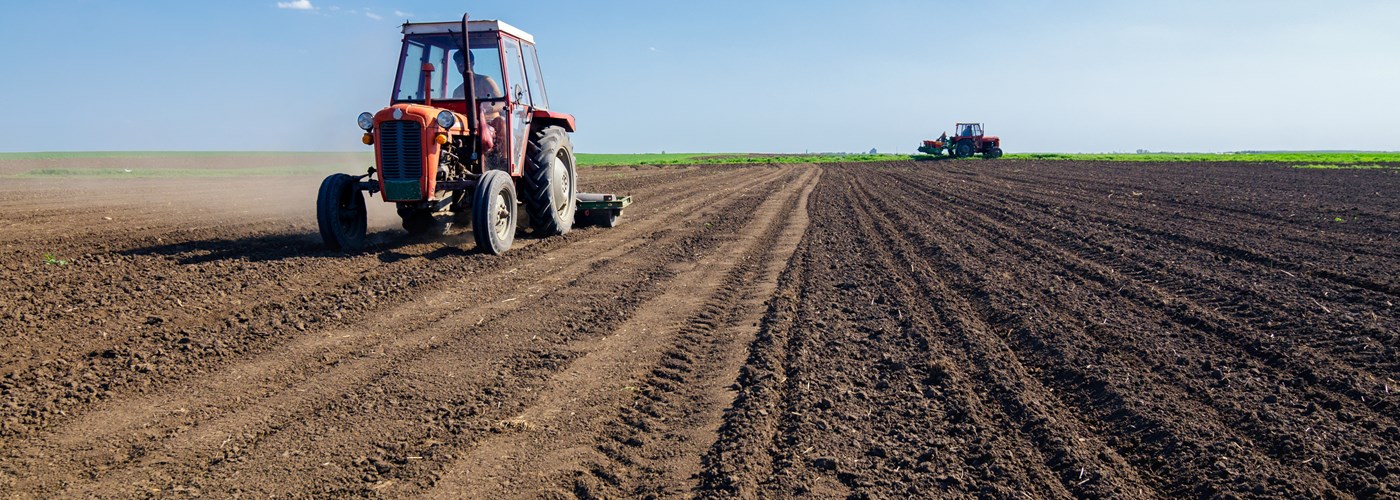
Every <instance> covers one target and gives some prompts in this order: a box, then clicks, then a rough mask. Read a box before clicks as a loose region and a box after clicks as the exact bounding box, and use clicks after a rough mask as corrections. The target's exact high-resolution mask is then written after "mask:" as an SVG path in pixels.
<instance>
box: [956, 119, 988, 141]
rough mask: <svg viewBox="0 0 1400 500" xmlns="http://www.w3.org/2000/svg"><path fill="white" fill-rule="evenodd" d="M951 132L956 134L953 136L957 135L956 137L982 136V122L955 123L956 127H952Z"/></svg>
mask: <svg viewBox="0 0 1400 500" xmlns="http://www.w3.org/2000/svg"><path fill="white" fill-rule="evenodd" d="M953 132H954V133H956V134H957V135H956V136H954V137H958V138H967V137H973V138H976V137H982V124H981V123H959V124H957V126H956V127H954V128H953Z"/></svg>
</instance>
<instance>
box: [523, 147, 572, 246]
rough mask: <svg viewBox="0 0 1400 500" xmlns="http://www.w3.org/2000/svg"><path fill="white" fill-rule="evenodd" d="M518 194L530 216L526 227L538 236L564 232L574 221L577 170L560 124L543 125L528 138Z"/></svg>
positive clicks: (566, 231) (567, 230)
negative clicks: (523, 171)
mask: <svg viewBox="0 0 1400 500" xmlns="http://www.w3.org/2000/svg"><path fill="white" fill-rule="evenodd" d="M526 156H527V161H526V164H525V175H524V177H522V178H521V188H523V189H524V192H522V193H521V194H520V197H521V199H522V201H524V202H525V210H526V212H527V213H529V216H530V227H531V228H532V229H534V231H535V234H536V235H539V236H558V235H561V234H565V233H568V232H569V230H570V229H572V228H573V223H574V210H575V208H574V198H575V197H576V196H577V195H578V170H577V168H575V165H574V148H573V145H572V144H570V142H569V135H568V134H567V133H565V132H564V129H563V128H561V127H545V128H543V129H541V130H540V131H538V132H535V134H534V136H533V137H531V138H530V146H529V149H528V154H527V155H526Z"/></svg>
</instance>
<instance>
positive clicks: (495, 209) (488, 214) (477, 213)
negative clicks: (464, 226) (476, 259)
mask: <svg viewBox="0 0 1400 500" xmlns="http://www.w3.org/2000/svg"><path fill="white" fill-rule="evenodd" d="M515 199H516V198H515V181H514V180H513V179H511V177H510V174H507V173H505V172H502V171H500V170H489V171H487V172H486V173H485V174H484V175H482V176H481V180H480V181H479V182H477V184H476V191H475V192H474V193H472V236H473V237H474V238H475V239H476V247H477V249H479V250H481V251H482V252H486V253H490V254H492V255H500V254H503V253H505V252H506V250H510V246H511V244H512V243H514V242H515Z"/></svg>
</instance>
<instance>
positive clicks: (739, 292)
mask: <svg viewBox="0 0 1400 500" xmlns="http://www.w3.org/2000/svg"><path fill="white" fill-rule="evenodd" d="M819 177H820V170H819V169H817V168H810V169H808V170H807V171H806V172H804V175H803V177H802V178H800V179H798V180H797V181H796V182H793V183H791V184H789V185H788V186H787V187H785V188H784V189H783V190H782V191H779V192H775V193H773V195H772V196H770V197H769V198H768V200H767V201H765V202H764V203H763V204H762V205H760V206H759V207H758V208H757V210H756V211H755V219H754V221H753V222H751V223H749V224H748V225H746V226H745V227H744V228H743V229H741V230H740V231H738V232H736V234H735V235H734V237H733V238H732V239H730V241H727V242H725V243H724V244H723V245H722V246H720V247H719V248H717V249H716V250H715V251H714V252H713V258H707V259H704V260H701V261H699V262H697V263H695V264H694V265H693V266H692V267H688V268H687V269H685V270H683V271H681V272H680V273H679V274H678V275H677V276H676V278H675V279H674V281H673V284H672V286H671V288H669V289H668V290H667V291H666V292H665V293H663V294H662V295H661V296H659V297H657V298H655V299H653V300H652V301H651V302H649V303H648V304H646V305H645V306H644V307H643V309H642V310H640V311H638V312H637V314H636V315H634V316H633V317H632V318H631V319H629V320H628V321H627V322H626V323H624V324H622V325H620V326H619V327H618V328H617V329H615V330H614V331H613V332H612V334H611V335H609V336H608V337H607V339H606V346H604V347H601V348H599V349H597V350H594V351H592V352H590V354H589V355H588V356H585V357H584V358H581V359H578V360H576V361H574V363H573V365H572V366H571V367H570V368H569V369H568V370H566V371H564V372H562V373H560V374H558V375H557V376H556V377H555V379H554V380H553V381H552V382H551V385H550V388H549V389H548V392H547V393H546V394H545V395H544V396H542V397H541V398H540V401H541V404H540V405H537V406H534V407H530V408H527V409H526V410H524V411H523V412H521V414H520V415H518V416H516V417H514V418H512V419H511V421H513V422H528V423H529V425H530V426H531V427H532V428H538V429H540V430H539V431H538V432H524V433H511V434H503V435H499V436H497V437H495V438H494V439H490V440H488V441H486V442H483V443H481V444H479V445H477V446H476V447H475V448H474V449H473V450H472V452H471V453H470V454H469V455H467V456H466V457H464V458H463V459H461V460H460V461H459V462H458V463H457V464H454V466H452V467H449V468H448V471H447V472H446V473H445V474H444V476H443V479H442V481H440V482H439V483H438V484H437V485H435V488H434V489H433V490H432V491H431V492H429V496H432V497H440V498H458V497H461V496H463V495H466V494H468V492H470V495H472V496H483V497H499V496H502V495H507V496H508V495H510V494H511V492H515V491H555V492H558V493H561V494H563V493H564V492H569V493H572V494H573V495H577V496H581V497H592V498H608V497H636V496H677V495H682V494H685V493H687V492H689V491H690V490H691V489H692V488H693V484H692V483H693V478H694V477H696V474H697V473H698V472H699V456H700V455H701V453H702V452H703V450H704V448H705V447H706V446H707V445H708V444H709V443H711V442H713V439H714V431H715V429H716V428H717V427H718V423H719V419H720V411H721V410H722V409H723V408H725V407H726V406H728V401H729V399H730V398H731V397H732V393H729V392H727V389H726V388H727V387H728V386H729V385H731V384H732V383H733V377H734V375H735V374H736V373H737V369H738V365H739V360H741V359H742V349H743V346H745V345H747V343H748V342H749V340H750V339H751V338H752V333H753V331H752V328H751V327H749V326H748V325H749V324H753V322H754V321H756V319H757V316H758V313H759V312H760V311H761V308H760V307H759V304H760V303H761V302H762V301H763V300H764V299H765V298H766V297H767V296H768V294H770V293H771V291H772V290H773V289H774V287H775V283H774V282H775V281H776V277H777V273H778V272H779V271H780V270H781V268H782V267H783V266H784V265H785V263H786V262H787V259H788V257H789V256H790V254H791V251H792V250H795V248H796V244H797V241H798V240H799V239H800V238H801V235H802V234H803V232H805V230H806V219H807V217H806V206H807V197H808V196H809V194H810V192H811V190H812V189H813V188H815V186H816V184H817V181H818V178H819ZM744 321H748V322H749V323H748V324H746V323H744ZM537 433H538V434H546V435H547V436H546V437H544V438H541V437H540V436H538V435H532V434H537Z"/></svg>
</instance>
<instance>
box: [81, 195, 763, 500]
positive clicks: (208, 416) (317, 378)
mask: <svg viewBox="0 0 1400 500" xmlns="http://www.w3.org/2000/svg"><path fill="white" fill-rule="evenodd" d="M770 170H771V169H770ZM781 175H784V174H783V173H782V172H780V171H777V170H773V171H771V172H770V173H767V174H764V175H757V176H755V175H753V174H752V171H750V174H748V175H747V177H754V178H753V179H749V180H746V181H745V182H743V183H739V184H737V185H735V186H731V187H730V188H728V189H722V190H720V191H721V192H724V193H727V194H724V195H722V196H721V195H710V196H694V197H692V198H691V199H689V200H684V201H682V202H679V203H677V204H676V205H675V206H673V207H670V208H668V209H667V210H664V211H662V212H660V216H658V217H655V218H656V219H659V221H658V222H656V223H649V222H648V220H649V219H648V218H643V220H641V221H636V222H635V223H634V224H629V225H623V226H621V227H620V228H617V229H615V230H612V231H603V232H597V233H594V234H593V236H598V235H601V238H602V239H603V240H604V241H605V242H597V243H595V242H594V241H586V242H582V243H583V245H580V244H579V243H580V242H574V243H575V245H574V246H565V247H563V248H564V249H565V250H561V251H558V252H555V254H557V257H556V256H555V254H546V256H545V257H544V258H545V259H551V260H552V259H554V258H561V260H569V259H571V258H578V257H580V256H582V255H586V254H589V253H590V252H591V253H599V252H597V251H596V250H592V249H590V248H596V247H597V246H603V247H605V248H606V246H607V244H608V243H623V244H622V245H621V246H619V247H616V248H614V249H613V251H611V252H603V253H601V254H600V255H596V256H595V259H597V260H594V261H592V262H582V263H575V264H573V265H572V266H571V268H572V270H573V274H575V275H576V274H578V273H579V272H580V271H583V272H586V271H588V270H589V269H588V268H591V267H598V265H599V264H600V263H606V262H608V259H612V258H616V257H617V256H618V255H620V254H625V253H626V252H627V251H628V250H630V249H633V248H635V247H638V246H642V245H643V244H644V243H645V244H651V245H652V246H656V245H661V246H664V243H665V242H666V241H673V240H674V239H675V238H676V237H678V236H673V237H669V238H667V237H666V236H667V235H668V234H669V233H673V232H674V231H671V230H669V229H666V228H665V227H662V229H661V230H660V231H656V230H651V231H650V232H651V234H650V235H649V237H648V235H646V234H645V233H646V232H647V231H646V230H645V229H646V228H651V227H655V226H666V225H669V224H676V223H682V225H683V223H684V220H687V219H689V220H694V219H695V218H696V217H698V215H697V214H705V213H711V212H713V211H714V210H718V209H719V208H718V207H717V208H715V209H711V210H708V211H706V210H699V211H697V212H696V213H688V212H690V211H691V209H699V208H704V207H703V205H705V204H709V203H720V205H719V207H725V206H728V205H725V204H724V203H729V204H732V203H733V201H732V200H734V199H735V196H736V195H737V194H739V193H740V192H741V191H744V190H747V189H751V186H757V185H762V184H764V183H767V182H772V181H773V180H774V179H776V178H778V177H779V176H781ZM702 191H703V190H702ZM725 200H730V201H728V202H725ZM682 215H683V216H685V217H683V218H681V219H680V220H679V221H678V219H677V216H682ZM637 233H642V236H641V237H638V234H637ZM595 239H596V238H595ZM588 244H594V245H595V246H593V247H590V246H589V245H588ZM537 258H538V257H537ZM518 260H522V259H517V261H518ZM512 273H513V271H504V270H502V271H499V272H496V273H495V276H494V280H495V282H496V283H495V285H496V287H495V288H496V289H497V290H503V291H502V292H499V293H501V294H504V293H514V292H511V290H512V288H513V287H512V286H511V285H510V282H513V280H514V279H515V277H513V276H508V275H509V274H512ZM568 275H569V274H565V275H564V276H568ZM553 278H555V281H556V282H557V281H559V278H561V276H559V275H558V274H556V275H554V276H553ZM470 280H471V278H467V279H464V280H463V281H470ZM569 281H572V280H569ZM570 284H572V283H570ZM556 286H562V285H560V284H559V283H556ZM498 298H501V297H498ZM444 301H445V299H443V298H442V297H438V298H437V300H428V301H426V302H427V304H426V305H408V306H398V309H400V310H401V311H399V312H398V314H392V315H391V317H390V319H388V320H385V321H384V323H386V324H387V323H392V322H393V321H394V320H393V318H402V317H411V316H413V315H414V313H423V312H427V311H429V310H431V309H434V303H435V302H444ZM459 308H460V306H459ZM489 308H490V307H488V308H487V309H489ZM404 309H406V311H403V310H404ZM469 310H470V309H468V310H458V311H454V312H452V313H446V314H441V313H432V314H428V315H427V317H426V318H423V319H419V320H415V321H413V322H410V323H409V324H407V325H399V327H401V328H406V329H408V330H409V331H412V328H413V327H419V326H424V325H430V324H434V323H447V324H452V322H451V321H448V320H450V319H451V318H450V317H449V316H450V315H452V314H456V315H457V316H462V315H464V314H468V312H467V311H469ZM489 312H490V311H483V315H472V316H473V318H472V319H474V320H476V321H477V322H478V323H480V322H482V321H484V318H485V316H484V313H489ZM381 326H384V325H375V324H373V323H371V324H369V325H351V326H350V327H349V329H348V330H346V331H343V332H342V333H345V334H346V335H353V334H357V333H359V334H365V333H368V332H372V331H374V329H375V328H378V327H381ZM439 329H441V328H439ZM449 329H450V328H449ZM434 332H435V330H430V331H428V332H427V333H423V334H417V333H415V334H414V335H412V336H410V337H411V338H408V339H405V338H397V339H396V338H394V337H395V336H394V335H382V334H380V335H376V336H371V337H366V338H365V339H364V340H366V341H368V342H366V343H365V345H355V344H351V345H348V346H341V345H336V346H334V347H335V349H330V348H329V347H328V344H329V343H332V342H338V341H339V340H338V339H336V338H334V337H336V335H334V333H328V334H327V335H328V336H329V337H328V338H308V339H307V340H304V341H303V342H301V343H300V344H299V345H298V346H297V348H296V349H295V350H294V351H293V352H294V353H297V352H299V353H302V354H300V355H297V356H292V355H287V354H286V353H281V352H273V353H270V354H268V355H264V356H262V357H260V358H255V359H254V360H252V361H250V362H248V363H244V364H242V365H237V366H235V367H234V369H233V373H234V374H237V373H240V371H242V372H246V373H252V374H259V375H262V377H260V378H254V379H253V380H251V381H249V382H245V383H237V384H233V387H232V388H225V389H224V390H220V391H214V393H213V394H214V395H215V396H216V397H217V396H218V395H220V394H228V395H232V396H235V397H237V395H238V394H241V393H242V394H244V396H242V399H244V401H238V400H235V403H234V404H232V405H229V404H228V403H227V402H226V401H223V400H221V399H216V398H210V397H209V396H207V395H205V394H203V393H201V391H193V393H191V394H190V395H188V396H186V397H187V398H189V400H188V401H186V402H187V403H193V404H183V405H181V404H173V405H172V404H170V403H168V402H167V403H164V404H162V401H164V398H156V399H155V400H154V401H151V400H145V401H143V400H136V401H135V402H133V403H132V404H128V405H126V406H125V407H124V408H123V407H117V409H116V410H115V411H110V412H108V415H110V416H116V417H122V416H123V415H126V417H125V418H119V419H118V420H119V421H126V422H133V421H135V422H140V421H141V420H142V418H143V417H140V415H147V416H149V414H150V413H151V411H150V410H146V411H140V410H139V409H141V408H150V409H155V408H162V407H164V408H166V410H163V411H171V413H169V414H166V415H160V416H158V417H157V418H158V419H160V418H164V419H165V420H166V424H165V425H156V426H154V427H152V428H145V429H142V428H139V426H138V427H137V428H135V430H134V431H133V430H132V428H125V429H123V427H122V426H121V425H116V426H112V427H109V430H115V431H117V432H133V433H134V435H127V436H126V437H127V440H128V441H129V444H130V446H129V448H128V449H129V450H131V451H132V452H123V451H122V448H127V447H125V446H119V447H116V449H115V451H108V452H111V453H115V455H113V456H112V457H111V460H109V461H107V463H106V465H99V467H104V468H105V467H110V466H112V463H111V462H115V463H117V464H118V465H121V464H124V465H127V466H131V465H141V464H149V463H150V459H149V458H147V459H145V460H137V459H139V458H141V456H144V455H151V454H152V452H158V451H160V448H161V446H159V445H158V443H159V441H158V440H157V441H156V442H143V441H151V440H153V439H157V438H154V437H153V436H161V434H162V433H166V434H168V436H162V438H169V437H173V436H174V435H176V434H179V433H180V432H181V431H184V429H183V427H187V426H193V427H194V431H193V432H186V434H196V435H200V436H203V439H192V438H189V437H188V436H183V437H181V438H180V439H184V440H185V442H183V444H182V445H179V446H176V445H170V446H167V448H175V449H178V448H182V447H183V446H184V445H187V444H189V443H188V442H189V441H193V442H196V443H198V442H203V443H205V445H206V446H205V448H208V447H207V445H208V443H209V440H210V439H212V437H211V436H215V435H216V434H217V431H218V430H219V429H222V428H233V429H239V430H240V431H241V430H242V427H249V428H257V427H258V426H260V425H261V426H267V427H272V428H274V430H275V428H276V427H278V426H280V425H285V419H286V418H287V417H285V416H278V417H277V418H273V417H272V415H273V414H275V413H278V412H279V411H283V410H287V409H289V408H294V407H296V405H295V404H293V403H295V402H297V401H303V402H304V401H314V400H315V397H314V394H315V393H313V394H300V393H298V394H291V393H292V392H293V389H295V390H297V391H305V390H307V389H305V388H301V387H298V386H309V387H313V388H316V393H319V394H321V395H334V392H335V391H334V388H335V387H345V384H341V383H339V382H334V383H328V382H326V380H324V379H327V378H335V376H347V375H348V376H349V378H351V379H355V380H362V379H363V378H364V376H363V375H359V374H358V373H357V372H358V371H360V370H358V368H356V367H357V366H359V365H365V364H370V365H375V366H380V367H381V368H382V366H384V365H386V364H390V361H388V360H382V359H380V360H374V362H373V363H370V362H364V361H361V360H360V359H357V358H361V357H365V356H370V355H373V354H374V352H373V350H372V349H371V348H379V349H385V348H386V345H387V346H388V347H392V348H398V349H404V350H409V351H412V350H413V348H415V347H420V346H415V345H414V341H415V339H416V340H417V341H420V342H421V341H422V339H423V338H429V339H431V338H433V336H434V335H433V333H434ZM437 333H442V332H437ZM357 340H359V339H357ZM320 349H326V351H328V352H320V351H319V350H320ZM420 350H421V349H420ZM317 354H320V355H322V356H325V358H324V359H319V360H316V361H313V362H310V363H307V361H308V358H314V357H316V355H317ZM400 361H401V360H400ZM357 362H358V363H359V364H358V365H357V364H356V363H357ZM303 363H304V364H307V365H311V366H312V368H302V367H301V366H300V365H301V364H303ZM327 363H329V364H330V365H331V366H330V367H329V368H327V367H325V366H324V365H325V364H327ZM342 365H343V366H342ZM269 366H271V367H278V368H281V369H282V370H289V371H287V373H282V372H277V371H274V372H273V373H271V374H267V373H263V372H265V371H267V370H268V369H269V368H268V367H269ZM298 370H309V371H312V373H299V372H298ZM221 379H224V377H217V376H216V377H212V378H208V379H206V380H207V382H205V384H206V385H207V386H208V387H206V388H219V387H220V386H221V385H223V384H228V383H229V382H228V380H226V379H225V380H221ZM313 382H314V383H313ZM336 384H339V385H336ZM261 391H268V394H266V395H264V394H260V392H261ZM247 393H253V394H252V397H248V394H247ZM288 394H291V396H288ZM279 397H280V398H281V399H283V400H290V401H279V400H278V398H279ZM225 399H226V398H225ZM257 405H268V406H267V407H261V408H260V407H258V406H257ZM221 406H223V407H225V408H224V409H220V407H221ZM227 406H232V408H227ZM189 407H196V408H200V407H202V409H203V411H201V412H197V413H196V414H195V415H186V412H187V411H189ZM133 408H135V409H138V410H137V411H134V413H135V414H136V415H138V416H136V417H131V416H130V413H133V412H132V409H133ZM225 413H227V414H228V415H229V416H226V417H222V418H223V420H215V419H217V418H220V415H221V414H225ZM278 419H281V423H278ZM105 420H106V418H104V415H102V414H99V415H97V416H93V417H91V418H89V419H88V422H92V421H98V422H101V421H105ZM209 420H214V424H221V425H222V427H221V426H220V425H213V426H212V428H213V430H209V429H200V428H199V427H210V426H211V424H210V422H209ZM268 420H272V422H271V423H269V422H268ZM140 425H150V423H142V424H140ZM72 429H73V430H72V431H70V432H73V434H72V435H73V438H72V439H69V440H68V444H71V445H81V444H82V442H83V441H84V440H86V439H88V438H90V436H91V435H92V432H91V429H90V428H87V427H86V426H85V425H82V424H81V423H80V424H79V425H76V426H73V427H72ZM247 434H248V433H246V432H245V433H243V434H242V435H240V434H238V433H232V435H235V436H240V437H243V438H245V439H243V440H234V443H235V444H234V445H233V446H238V445H243V447H244V448H246V446H247V443H245V442H242V441H250V440H254V439H255V438H258V436H249V435H247ZM60 441H61V440H60ZM171 441H173V442H180V441H179V440H171ZM219 445H220V447H225V445H229V442H228V440H224V441H222V442H220V443H219ZM165 451H166V452H169V451H173V450H171V449H167V450H165ZM186 451H188V450H186ZM205 451H207V450H205ZM103 453H104V452H98V453H96V455H102V454H103ZM123 454H126V455H133V456H135V458H132V457H122V456H121V455H123ZM169 454H170V453H166V454H165V455H159V454H157V455H156V456H157V458H156V460H169V459H170V457H169V456H168V455H169ZM194 455H196V456H198V454H197V453H195V454H194ZM89 458H91V457H89ZM218 461H219V459H216V460H215V462H218ZM97 462H98V463H103V460H100V459H99V460H97ZM114 482H117V483H121V481H114ZM99 491H100V490H99Z"/></svg>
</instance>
